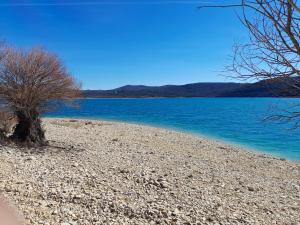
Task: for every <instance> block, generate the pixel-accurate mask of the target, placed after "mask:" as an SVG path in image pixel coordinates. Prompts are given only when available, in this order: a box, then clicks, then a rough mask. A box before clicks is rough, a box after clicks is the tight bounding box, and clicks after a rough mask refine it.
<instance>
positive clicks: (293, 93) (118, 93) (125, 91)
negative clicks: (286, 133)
mask: <svg viewBox="0 0 300 225" xmlns="http://www.w3.org/2000/svg"><path fill="white" fill-rule="evenodd" d="M296 81H297V82H296ZM298 81H299V83H300V79H296V80H295V79H293V80H292V79H285V80H284V82H283V81H282V80H280V81H279V80H276V81H274V80H272V81H270V80H267V81H259V82H256V83H193V84H185V85H164V86H144V85H126V86H123V87H119V88H116V89H112V90H84V91H83V97H85V98H156V97H167V98H175V97H300V90H299V89H298V88H291V86H290V84H294V85H295V86H298V87H300V86H299V83H298ZM288 84H289V85H288Z"/></svg>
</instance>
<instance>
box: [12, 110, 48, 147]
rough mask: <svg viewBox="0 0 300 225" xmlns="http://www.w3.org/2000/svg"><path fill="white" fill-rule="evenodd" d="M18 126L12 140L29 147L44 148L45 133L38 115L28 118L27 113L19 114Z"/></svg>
mask: <svg viewBox="0 0 300 225" xmlns="http://www.w3.org/2000/svg"><path fill="white" fill-rule="evenodd" d="M17 117H18V124H17V126H16V128H15V131H14V133H13V135H12V139H13V140H14V141H16V142H17V143H20V144H25V145H28V146H42V145H45V144H46V139H45V132H44V130H43V128H42V126H41V120H40V118H39V115H38V114H34V115H33V116H26V114H25V113H20V112H18V113H17Z"/></svg>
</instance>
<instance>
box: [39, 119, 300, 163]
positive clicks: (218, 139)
mask: <svg viewBox="0 0 300 225" xmlns="http://www.w3.org/2000/svg"><path fill="white" fill-rule="evenodd" d="M44 118H45V119H47V118H50V119H51V118H52V119H66V120H68V119H76V120H91V121H100V122H101V121H104V122H114V123H124V124H132V125H137V126H145V127H153V128H157V129H165V130H170V131H174V132H179V133H184V134H189V135H194V136H195V137H200V138H204V139H210V140H213V141H216V142H219V143H221V144H224V145H228V146H232V147H234V148H238V149H241V150H243V151H247V152H252V153H255V154H259V155H263V156H265V157H270V158H274V159H278V160H287V161H291V162H294V163H300V160H297V159H296V160H293V159H291V158H289V157H286V156H282V155H278V154H274V153H272V152H269V151H267V150H263V149H258V148H255V147H251V146H250V145H247V144H243V143H237V142H234V141H231V140H226V139H225V138H222V137H216V136H213V135H209V134H204V133H201V132H193V131H188V130H185V129H180V128H176V127H171V126H163V125H158V124H150V123H142V122H134V121H122V120H116V119H101V118H83V117H51V116H47V117H44Z"/></svg>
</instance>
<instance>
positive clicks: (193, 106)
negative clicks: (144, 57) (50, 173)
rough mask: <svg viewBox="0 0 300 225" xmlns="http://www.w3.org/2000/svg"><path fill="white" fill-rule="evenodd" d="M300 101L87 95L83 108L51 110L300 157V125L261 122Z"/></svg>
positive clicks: (273, 153)
mask: <svg viewBox="0 0 300 225" xmlns="http://www.w3.org/2000/svg"><path fill="white" fill-rule="evenodd" d="M290 102H298V103H300V99H275V98H177V99H166V98H162V99H84V100H79V103H80V105H81V107H80V108H69V107H65V106H61V107H60V108H59V111H57V112H55V113H51V114H48V115H47V116H51V117H52V116H54V117H75V118H90V119H105V120H116V121H125V122H133V123H143V124H149V125H154V126H159V127H167V128H172V129H176V130H183V131H187V132H193V133H196V134H202V135H206V136H210V137H213V138H217V139H220V140H223V141H229V142H231V143H235V144H239V145H244V146H246V147H250V148H253V149H256V150H258V151H262V152H265V153H269V154H272V155H275V156H280V157H284V158H288V159H291V160H295V161H300V129H298V130H293V131H291V130H289V129H288V128H289V127H290V126H287V125H286V124H285V125H284V124H275V123H266V122H263V121H262V120H263V118H264V117H265V116H266V115H270V108H272V107H273V106H274V105H275V106H287V105H288V104H289V103H290Z"/></svg>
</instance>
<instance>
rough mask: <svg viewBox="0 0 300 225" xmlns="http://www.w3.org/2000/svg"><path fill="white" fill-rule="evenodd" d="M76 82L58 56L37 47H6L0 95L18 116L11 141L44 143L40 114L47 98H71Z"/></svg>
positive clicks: (1, 64) (0, 66) (76, 92)
mask: <svg viewBox="0 0 300 225" xmlns="http://www.w3.org/2000/svg"><path fill="white" fill-rule="evenodd" d="M78 95H79V85H77V84H76V82H75V81H74V79H73V78H72V76H71V75H70V74H69V73H68V72H67V70H66V68H65V67H64V65H63V64H62V62H61V61H60V60H59V58H58V57H57V56H56V55H54V54H51V53H49V52H47V51H45V50H43V49H41V48H34V49H31V50H29V51H24V50H18V49H13V48H10V49H6V50H5V54H4V57H3V58H2V60H1V62H0V98H2V99H3V100H4V104H5V106H6V107H7V108H8V109H9V110H11V111H12V112H13V113H14V114H15V116H16V117H17V119H18V123H17V125H16V128H15V130H14V133H13V135H12V138H13V140H15V141H17V142H19V143H26V144H28V145H43V144H45V143H46V142H45V134H44V130H43V129H42V126H41V120H40V116H41V114H42V113H44V112H46V111H48V110H49V108H48V106H49V103H50V102H51V101H54V100H65V99H72V98H75V97H77V96H78Z"/></svg>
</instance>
